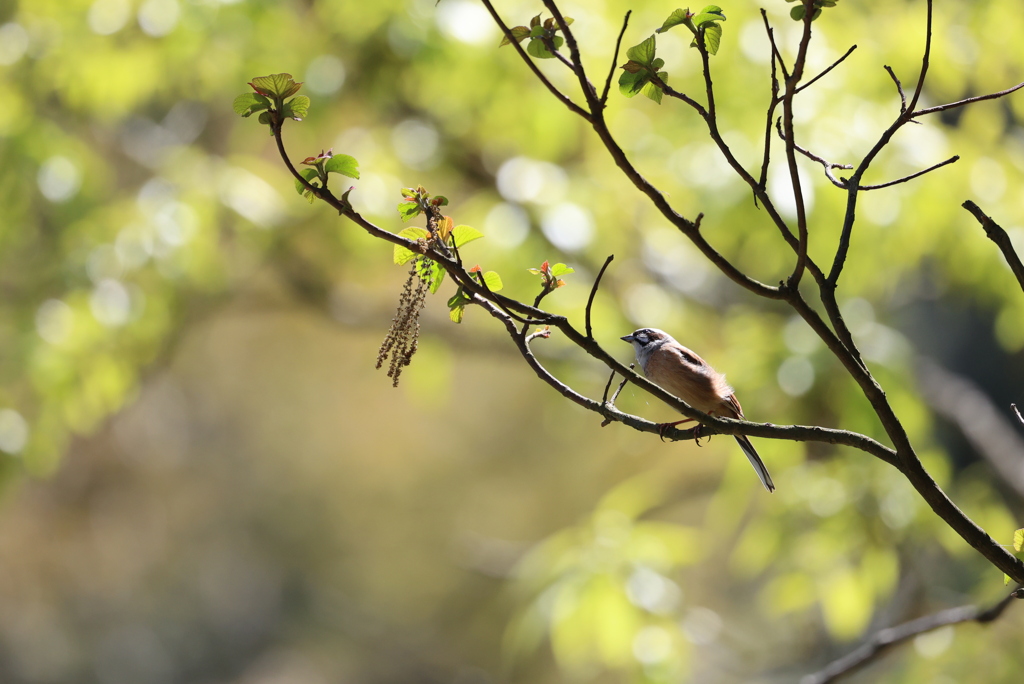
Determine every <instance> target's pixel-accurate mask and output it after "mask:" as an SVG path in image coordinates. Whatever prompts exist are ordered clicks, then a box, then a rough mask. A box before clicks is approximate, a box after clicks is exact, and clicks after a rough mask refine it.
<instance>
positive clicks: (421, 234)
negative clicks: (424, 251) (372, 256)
mask: <svg viewBox="0 0 1024 684" xmlns="http://www.w3.org/2000/svg"><path fill="white" fill-rule="evenodd" d="M428 235H430V233H428V232H427V229H426V228H419V227H417V226H409V227H408V228H406V229H405V230H402V231H401V232H399V233H398V236H399V237H404V238H408V239H409V240H419V239H420V238H425V237H427V236H428ZM418 256H420V255H419V254H418V253H416V252H414V251H412V250H411V249H409V248H408V247H403V246H402V245H395V253H394V261H395V263H396V264H398V265H399V266H401V265H402V264H407V263H409V262H410V261H412V260H413V259H415V258H416V257H418Z"/></svg>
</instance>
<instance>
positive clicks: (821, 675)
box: [800, 586, 1022, 684]
mask: <svg viewBox="0 0 1024 684" xmlns="http://www.w3.org/2000/svg"><path fill="white" fill-rule="evenodd" d="M1021 597H1022V590H1021V588H1020V587H1019V586H1018V587H1017V589H1015V590H1014V591H1012V592H1011V593H1010V594H1008V595H1007V596H1006V597H1004V598H1003V599H1002V600H1000V601H999V602H998V603H996V604H994V605H992V606H989V607H988V608H986V609H984V610H983V609H981V608H979V607H978V606H960V607H959V608H950V609H948V610H942V611H939V612H938V613H933V614H932V615H926V616H924V617H921V618H918V619H916V620H911V621H910V622H904V623H903V624H902V625H897V626H895V627H889V628H887V629H883V630H880V631H879V632H876V633H875V634H874V635H872V636H871V638H870V639H869V640H868V641H867V643H865V644H864V645H862V646H861V647H860V648H858V649H857V650H855V651H853V652H852V653H850V654H848V655H845V656H843V657H842V658H839V659H838V660H834V661H832V662H831V663H829V664H828V665H827V666H826V667H825V668H824V669H822V670H819V671H818V672H815V673H814V674H809V675H807V676H806V677H804V678H803V679H801V680H800V684H829V682H834V681H836V680H837V679H839V678H841V677H845V676H846V675H848V674H852V673H853V672H855V671H857V670H859V669H860V668H862V667H864V666H865V665H867V664H868V663H870V662H871V661H872V660H874V659H875V658H877V657H879V656H880V655H882V654H883V653H885V652H886V651H888V650H889V649H891V648H892V647H894V646H898V645H900V644H902V643H905V642H907V641H909V640H910V639H913V638H914V637H916V636H918V635H920V634H925V633H926V632H931V631H934V630H936V629H939V628H941V627H946V626H949V625H958V624H961V623H964V622H977V623H979V624H982V625H984V624H988V623H990V622H993V621H994V620H997V619H999V617H1000V616H1001V615H1002V614H1003V611H1005V610H1006V609H1007V607H1009V605H1010V604H1011V603H1013V601H1014V600H1015V599H1018V598H1021Z"/></svg>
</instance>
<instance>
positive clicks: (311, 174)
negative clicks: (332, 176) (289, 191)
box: [295, 169, 320, 204]
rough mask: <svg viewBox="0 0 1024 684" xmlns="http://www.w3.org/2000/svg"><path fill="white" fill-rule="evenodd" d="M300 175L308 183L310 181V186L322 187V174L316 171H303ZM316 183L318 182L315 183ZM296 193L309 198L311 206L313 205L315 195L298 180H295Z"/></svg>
mask: <svg viewBox="0 0 1024 684" xmlns="http://www.w3.org/2000/svg"><path fill="white" fill-rule="evenodd" d="M299 175H300V176H302V177H303V178H305V179H306V180H307V181H309V183H310V185H315V186H316V187H320V182H319V181H320V173H319V172H318V171H317V170H316V169H302V170H301V171H299ZM314 181H316V182H315V183H314ZM295 192H297V193H299V194H300V195H302V196H304V197H308V198H309V202H310V204H312V203H313V199H314V196H313V193H312V192H310V191H309V189H308V188H307V187H306V186H305V185H303V184H302V183H300V182H299V179H298V178H296V179H295Z"/></svg>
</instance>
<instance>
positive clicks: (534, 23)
mask: <svg viewBox="0 0 1024 684" xmlns="http://www.w3.org/2000/svg"><path fill="white" fill-rule="evenodd" d="M535 26H540V15H539V14H538V15H537V16H535V17H534V18H533V19H531V20H530V28H533V27H535Z"/></svg>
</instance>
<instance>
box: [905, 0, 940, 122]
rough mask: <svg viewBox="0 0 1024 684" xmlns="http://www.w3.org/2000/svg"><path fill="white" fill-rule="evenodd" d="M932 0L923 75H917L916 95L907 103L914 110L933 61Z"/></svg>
mask: <svg viewBox="0 0 1024 684" xmlns="http://www.w3.org/2000/svg"><path fill="white" fill-rule="evenodd" d="M933 4H934V3H933V2H932V0H928V2H927V8H928V10H927V18H926V19H925V30H924V55H923V56H922V57H921V75H920V76H918V77H917V87H916V88H914V95H913V97H911V98H910V103H909V104H908V105H907V109H909V110H911V111H913V109H914V108H915V107H917V101H918V100H919V99H920V98H921V91H923V90H924V79H925V76H927V75H928V65H929V63H930V62H931V55H932V10H933Z"/></svg>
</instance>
